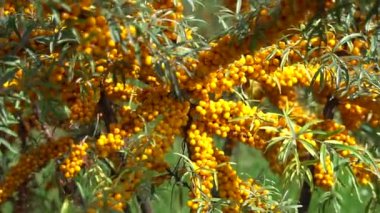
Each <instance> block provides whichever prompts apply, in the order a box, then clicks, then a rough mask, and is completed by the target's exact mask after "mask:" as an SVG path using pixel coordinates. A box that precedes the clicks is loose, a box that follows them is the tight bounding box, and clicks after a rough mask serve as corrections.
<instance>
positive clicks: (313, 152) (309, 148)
mask: <svg viewBox="0 0 380 213" xmlns="http://www.w3.org/2000/svg"><path fill="white" fill-rule="evenodd" d="M298 141H299V142H301V143H302V145H303V147H304V148H305V149H306V150H307V152H309V153H310V154H311V155H312V156H313V157H315V158H316V157H318V154H317V152H316V150H315V148H314V146H313V145H311V144H310V143H309V142H308V141H307V140H304V139H298Z"/></svg>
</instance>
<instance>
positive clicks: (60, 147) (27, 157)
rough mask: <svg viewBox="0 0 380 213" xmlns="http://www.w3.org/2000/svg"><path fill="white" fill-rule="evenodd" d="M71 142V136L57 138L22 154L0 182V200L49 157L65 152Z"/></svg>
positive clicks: (24, 180) (14, 189) (2, 200)
mask: <svg viewBox="0 0 380 213" xmlns="http://www.w3.org/2000/svg"><path fill="white" fill-rule="evenodd" d="M72 143H74V141H73V139H71V138H66V137H64V138H59V139H57V140H55V141H49V142H47V143H44V144H42V145H40V146H39V147H37V148H34V149H32V150H31V151H29V152H27V153H24V154H22V155H21V156H20V159H19V161H18V163H17V164H16V165H14V166H13V167H11V168H10V169H9V171H8V172H7V174H6V176H5V177H4V179H3V180H2V181H1V182H0V202H4V201H5V200H7V198H8V197H10V196H11V195H12V194H13V193H14V192H15V191H16V190H17V189H18V187H20V186H21V185H22V184H24V183H25V182H26V181H27V180H28V179H29V178H30V175H31V174H32V173H33V172H36V171H38V170H39V169H40V168H41V167H43V166H44V165H46V164H47V163H48V162H49V161H50V160H51V159H54V158H57V157H59V156H61V155H63V154H64V153H66V152H67V151H68V150H69V148H70V145H71V144H72Z"/></svg>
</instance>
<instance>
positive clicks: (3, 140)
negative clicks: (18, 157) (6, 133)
mask: <svg viewBox="0 0 380 213" xmlns="http://www.w3.org/2000/svg"><path fill="white" fill-rule="evenodd" d="M0 145H4V146H5V147H6V148H7V149H8V150H9V151H11V152H13V153H17V150H16V149H15V148H13V146H12V145H10V144H9V143H8V141H6V140H5V139H4V138H0Z"/></svg>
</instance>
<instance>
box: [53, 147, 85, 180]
mask: <svg viewBox="0 0 380 213" xmlns="http://www.w3.org/2000/svg"><path fill="white" fill-rule="evenodd" d="M87 148H88V145H87V143H82V144H71V146H70V152H69V155H68V156H67V157H66V158H65V159H64V160H63V162H62V164H61V165H60V167H59V168H60V170H61V172H62V173H63V174H64V176H65V178H73V177H75V175H76V174H78V172H80V170H81V166H82V165H83V163H84V161H85V157H86V156H87V152H86V151H87Z"/></svg>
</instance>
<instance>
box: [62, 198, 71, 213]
mask: <svg viewBox="0 0 380 213" xmlns="http://www.w3.org/2000/svg"><path fill="white" fill-rule="evenodd" d="M69 206H70V201H69V200H68V199H65V201H63V204H62V206H61V210H60V213H69Z"/></svg>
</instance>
